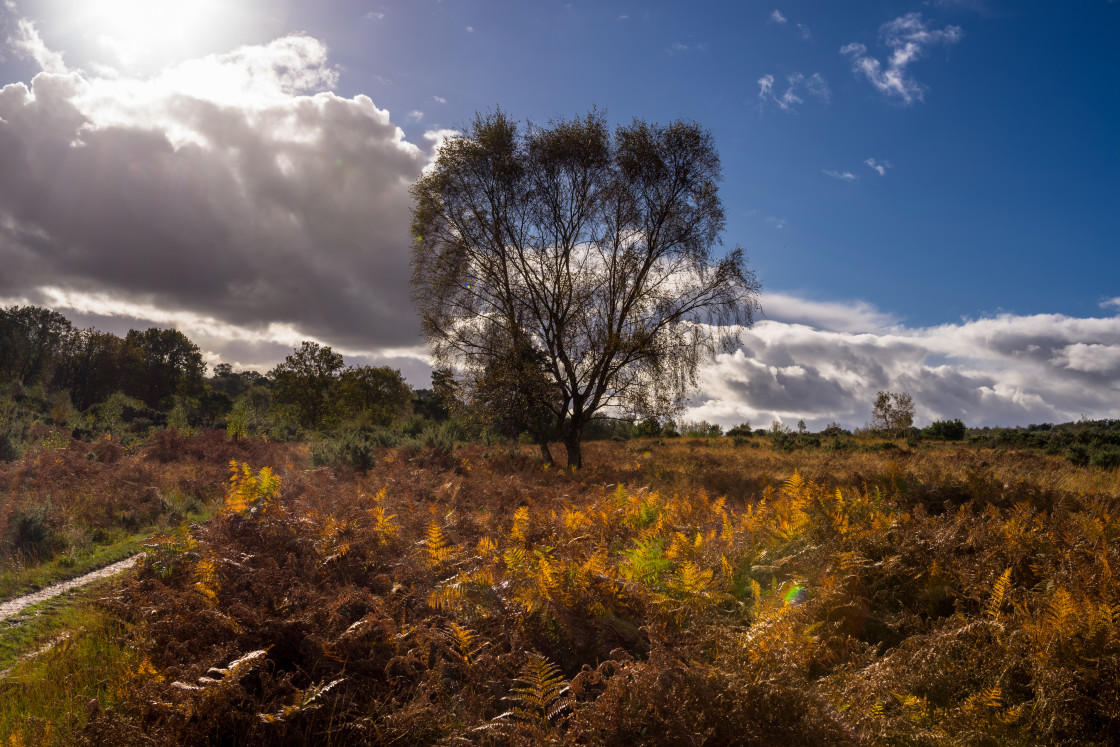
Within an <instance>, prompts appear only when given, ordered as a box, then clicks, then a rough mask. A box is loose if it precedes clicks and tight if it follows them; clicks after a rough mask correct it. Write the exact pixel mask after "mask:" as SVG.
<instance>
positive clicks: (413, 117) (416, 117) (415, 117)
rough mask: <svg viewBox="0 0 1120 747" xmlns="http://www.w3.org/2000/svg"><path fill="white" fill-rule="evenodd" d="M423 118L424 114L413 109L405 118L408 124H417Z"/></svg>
mask: <svg viewBox="0 0 1120 747" xmlns="http://www.w3.org/2000/svg"><path fill="white" fill-rule="evenodd" d="M423 118H424V112H422V111H420V110H419V109H413V110H412V111H410V112H409V113H408V116H407V117H406V119H408V120H409V121H410V122H419V121H420V120H421V119H423Z"/></svg>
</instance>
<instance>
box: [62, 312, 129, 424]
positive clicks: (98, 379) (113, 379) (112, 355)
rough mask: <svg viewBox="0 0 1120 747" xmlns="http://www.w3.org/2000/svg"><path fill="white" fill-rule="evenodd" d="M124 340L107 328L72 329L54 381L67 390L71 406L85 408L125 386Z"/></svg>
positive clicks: (103, 399)
mask: <svg viewBox="0 0 1120 747" xmlns="http://www.w3.org/2000/svg"><path fill="white" fill-rule="evenodd" d="M123 350H124V340H122V339H121V338H119V337H117V336H116V335H114V334H111V333H109V332H99V331H98V330H96V329H83V330H79V331H77V332H75V333H74V334H73V336H72V338H71V344H70V347H69V350H68V351H67V355H66V359H65V360H64V361H63V363H62V365H61V366H60V367H59V368H58V370H56V371H55V385H56V386H57V387H59V388H62V389H66V390H67V391H68V392H69V393H70V401H71V402H73V403H74V407H76V408H77V409H79V410H82V411H85V410H88V409H89V408H91V407H93V406H94V405H96V404H97V403H99V402H104V401H105V400H106V399H108V398H109V395H111V394H112V393H113V392H115V391H118V390H121V389H124V388H125V387H124V383H123V382H122V376H123V369H122V365H123V363H124V360H123Z"/></svg>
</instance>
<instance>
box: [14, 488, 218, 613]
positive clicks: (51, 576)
mask: <svg viewBox="0 0 1120 747" xmlns="http://www.w3.org/2000/svg"><path fill="white" fill-rule="evenodd" d="M217 508H218V504H213V505H211V506H207V507H206V508H203V509H202V510H200V511H196V512H194V513H191V514H188V515H187V517H186V520H187V521H195V522H204V521H207V520H209V519H210V517H211V516H213V515H214V512H215V511H216V510H217ZM174 528H175V527H174V526H173V525H168V526H155V527H148V528H146V529H144V530H143V531H140V532H135V533H126V532H123V531H121V532H119V533H113V534H109V535H106V537H105V539H104V541H103V542H90V543H88V544H86V545H85V546H84V547H82V548H81V549H78V548H72V549H71V550H68V551H67V552H65V553H61V554H59V555H57V556H56V557H54V558H52V559H51V560H48V561H47V562H45V563H36V564H30V565H22V566H16V567H10V566H9V567H6V568H3V569H0V601H2V600H6V599H11V598H12V597H16V596H19V595H21V594H27V593H28V592H32V591H38V590H39V589H42V588H43V587H45V586H50V585H51V584H54V583H58V582H59V581H68V580H70V579H72V578H77V577H78V576H82V575H84V574H86V573H89V572H90V571H95V570H97V569H98V568H103V567H104V566H107V565H109V564H111V563H115V562H117V561H118V560H124V559H125V558H127V557H130V556H132V555H135V554H136V553H138V552H140V551H141V550H143V544H144V542H145V541H147V540H148V539H150V538H151V537H152V536H154V535H156V534H163V533H165V532H169V531H171V530H172V529H174Z"/></svg>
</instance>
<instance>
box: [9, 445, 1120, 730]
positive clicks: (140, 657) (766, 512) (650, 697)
mask: <svg viewBox="0 0 1120 747" xmlns="http://www.w3.org/2000/svg"><path fill="white" fill-rule="evenodd" d="M208 439H209V440H208ZM219 446H220V443H219V442H218V440H217V439H214V438H212V437H207V436H200V437H197V438H196V439H191V440H182V439H179V440H177V441H176V442H175V445H174V448H173V449H170V448H166V446H164V447H161V446H160V444H159V443H157V444H155V445H154V446H152V447H150V448H151V452H150V453H149V454H147V455H137V456H136V457H135V458H132V457H129V458H124V459H121V460H120V462H121V463H123V464H124V465H125V466H122V467H120V468H118V469H119V471H120V474H119V475H118V474H117V472H114V471H113V470H111V469H106V470H105V471H104V472H102V473H99V474H98V475H82V474H81V471H80V470H79V469H78V467H79V466H82V467H84V466H85V465H84V464H82V465H79V464H78V460H84V456H83V455H78V456H77V458H74V459H71V461H70V462H67V461H66V459H67V458H70V457H69V455H67V456H65V457H64V458H63V462H62V463H60V464H58V465H54V466H51V465H45V464H43V463H40V465H39V467H38V468H37V469H38V470H42V473H40V472H36V474H46V473H48V472H50V470H53V469H55V468H56V467H57V468H58V470H60V472H61V471H64V470H63V469H62V468H63V467H64V466H65V465H66V464H69V465H70V468H71V469H73V470H75V471H74V473H73V475H72V479H73V480H75V481H76V482H75V484H85V485H87V490H88V491H89V492H94V493H96V494H100V495H101V498H100V500H103V501H110V500H114V501H115V500H119V498H118V497H116V494H115V492H114V491H116V490H118V489H119V488H120V486H122V485H131V484H133V483H137V484H139V483H144V482H145V480H144V479H141V480H139V481H138V482H137V480H131V481H130V480H129V479H126V478H125V475H127V474H134V473H132V472H129V470H142V469H144V466H145V465H151V464H161V462H160V461H159V460H160V458H161V457H160V456H159V455H160V454H164V455H165V456H167V458H168V461H167V462H166V464H167V465H170V466H169V467H168V469H167V470H166V472H164V473H161V474H162V477H160V478H159V479H160V480H167V481H168V482H166V483H161V484H162V485H165V487H161V488H160V489H161V491H162V492H163V493H165V494H166V493H167V492H170V491H172V490H173V489H175V488H174V486H176V485H181V484H182V481H184V480H188V479H189V480H197V481H202V482H205V483H206V484H208V485H211V486H213V487H212V488H209V489H213V490H215V491H221V492H222V495H224V496H225V507H224V508H223V509H222V510H221V511H220V512H219V514H218V515H217V516H216V517H215V518H214V519H213V520H212V521H210V522H208V523H207V524H205V525H202V526H197V527H195V528H194V529H188V528H187V527H185V526H184V527H183V528H182V529H181V530H179V531H176V532H170V533H168V534H167V535H165V536H163V537H161V538H159V539H157V540H155V541H153V542H151V543H150V547H149V553H148V556H147V558H146V560H145V561H144V563H143V564H142V568H141V569H140V570H139V571H138V572H137V574H136V576H135V578H134V579H133V580H132V581H130V582H129V583H125V584H122V585H120V586H119V587H118V588H117V589H116V590H115V591H114V592H113V593H112V594H109V595H107V596H105V597H104V598H103V599H102V600H101V602H100V603H99V604H100V605H101V606H100V608H99V609H100V612H101V614H103V615H106V616H108V617H110V618H111V619H112V620H114V621H119V630H118V632H116V633H114V635H115V636H116V638H115V640H116V641H117V643H118V645H121V646H124V648H125V649H127V650H128V651H129V652H131V658H129V659H128V664H127V667H126V668H125V669H124V670H123V671H122V672H120V673H119V676H118V677H116V678H115V679H114V680H113V682H114V685H113V692H112V693H108V694H107V695H105V696H104V697H102V696H100V695H99V696H98V698H97V699H96V700H93V701H91V702H90V704H89V705H88V708H87V709H86V712H85V713H84V714H79V716H78V717H76V718H75V719H74V723H73V724H71V726H70V727H69V728H71V729H72V731H71V732H69V733H68V735H67V736H65V737H62V736H59V734H61V733H62V732H60V731H58V728H57V727H56V726H55V725H53V724H49V723H48V721H46V720H45V719H38V720H36V719H32V720H29V721H27V722H26V723H25V724H24V725H23V726H21V727H20V730H19V732H18V733H15V732H13V734H11V735H9V739H10V740H11V743H13V744H19V743H26V744H32V743H37V742H43V741H46V742H51V741H61V742H64V743H69V742H74V741H77V742H84V743H91V744H153V743H156V744H190V745H198V744H340V745H341V744H382V743H384V744H388V743H399V744H425V743H433V744H436V743H439V744H452V743H459V744H468V743H495V744H509V743H513V744H520V743H525V744H528V743H552V742H555V743H571V744H632V743H644V744H673V745H678V744H712V745H716V744H759V745H764V744H766V745H769V744H884V745H886V744H1036V743H1067V744H1106V743H1109V742H1110V741H1111V739H1112V737H1111V735H1112V734H1114V733H1115V731H1116V729H1117V727H1120V722H1118V720H1117V719H1118V718H1120V666H1118V662H1120V658H1118V654H1120V640H1118V631H1120V627H1118V625H1120V599H1118V598H1117V585H1116V581H1115V580H1114V579H1113V576H1112V570H1111V568H1112V566H1113V565H1115V564H1116V563H1117V558H1116V543H1117V542H1118V540H1120V506H1118V500H1120V485H1118V482H1120V481H1118V480H1117V473H1116V472H1115V471H1108V470H1101V469H1098V468H1093V467H1076V466H1073V465H1070V464H1069V463H1068V462H1066V461H1065V460H1063V459H1061V458H1060V457H1056V456H1043V455H1038V454H1035V453H1027V452H1021V453H1016V452H997V451H992V450H987V449H986V450H980V449H975V448H968V447H955V446H935V447H932V448H930V447H923V448H922V449H921V450H914V451H908V450H905V449H892V450H886V451H879V452H854V453H853V452H848V451H841V452H827V451H825V450H821V449H817V450H804V451H798V452H793V453H779V452H775V451H772V450H771V449H770V448H768V447H760V448H751V447H750V445H749V444H744V445H741V446H738V447H736V446H733V445H732V442H731V440H730V439H681V440H679V441H670V442H666V443H665V444H661V443H654V442H627V443H589V444H587V445H586V450H585V463H586V464H587V465H589V466H587V467H585V469H583V470H582V471H580V472H578V473H575V474H573V473H570V472H565V471H562V470H556V469H553V470H545V469H542V467H541V465H540V463H539V462H538V461H536V460H535V459H534V458H532V457H531V456H529V455H528V454H523V453H515V452H506V451H504V450H497V451H493V452H492V453H487V452H486V449H484V447H481V446H467V447H461V448H459V449H458V450H456V451H455V453H454V456H451V455H448V454H447V453H443V452H438V451H434V450H419V449H417V448H416V447H413V448H410V449H404V448H401V449H396V450H386V451H385V452H383V453H382V455H381V458H380V460H379V463H378V465H377V466H376V467H375V468H374V469H372V470H371V471H370V472H368V473H367V474H365V475H362V476H357V475H355V474H354V473H353V472H351V471H349V470H346V469H341V468H326V467H324V468H319V469H315V470H307V469H304V468H303V460H302V459H301V458H300V457H299V456H298V455H297V454H295V453H294V452H291V451H288V452H284V451H282V450H273V449H278V447H273V446H268V445H255V446H249V447H246V446H229V447H226V448H227V449H235V450H238V453H221V454H219V452H221V449H220V448H218V447H219ZM192 449H195V450H197V451H198V454H199V456H198V459H197V460H194V459H182V461H178V460H179V459H180V458H181V457H173V456H172V455H173V454H180V455H182V454H187V453H190V452H191V450H192ZM219 456H220V458H219ZM230 459H233V460H234V464H233V469H232V479H230V477H229V476H230V474H231V469H230V465H229V463H228V462H229V460H230ZM90 463H91V464H93V462H90ZM26 464H27V459H25V461H24V463H23V466H17V467H16V468H13V469H14V470H15V471H14V472H12V473H11V474H9V475H8V477H7V479H8V480H9V481H11V480H14V479H17V476H18V475H24V476H23V477H19V479H21V480H25V481H26V480H30V479H31V477H29V476H27V475H25V473H23V472H20V470H27V469H28V468H27V466H26ZM97 464H98V465H100V464H101V462H97ZM249 465H251V466H249ZM268 468H271V469H268ZM219 471H220V472H221V476H220V477H219V475H218V473H219ZM51 474H54V473H51ZM43 479H45V478H43ZM55 479H57V480H59V481H60V484H61V483H62V482H64V481H63V480H62V477H61V475H59V476H57V477H56V478H55ZM145 479H146V480H147V482H149V483H150V482H151V478H145ZM114 480H115V481H116V482H114ZM91 482H92V483H96V486H92V487H91V486H90V483H91ZM102 483H103V484H102ZM20 484H24V483H20ZM196 492H198V493H199V494H200V495H201V494H203V492H204V491H203V489H202V488H201V487H200V488H198V489H197V490H196ZM52 495H53V494H52ZM133 495H134V496H135V495H136V492H135V491H134V492H133ZM90 500H91V501H93V499H90ZM72 503H73V505H74V506H75V508H74V509H73V511H74V512H75V513H74V515H79V513H78V512H80V511H81V510H82V509H81V508H80V507H81V506H82V505H84V504H82V502H81V501H78V500H76V499H75V500H74V501H73V502H72ZM70 504H71V502H67V505H70ZM91 505H94V504H93V503H91ZM111 505H112V506H117V504H116V503H113V504H111ZM127 510H130V509H128V508H127V507H126V506H124V505H123V504H122V505H121V506H119V507H117V508H113V509H111V511H116V512H118V513H119V512H121V511H127ZM96 515H97V512H96V511H93V510H92V509H91V512H90V513H89V514H88V516H89V517H90V518H89V520H90V521H94V520H95V517H96ZM109 515H113V514H112V513H110V514H109ZM83 516H86V515H85V514H83ZM114 624H117V623H114ZM18 689H19V686H18V685H16V686H13V685H11V684H8V683H5V684H2V685H0V697H3V698H11V697H15V696H17V695H18ZM20 740H22V742H21V741H20Z"/></svg>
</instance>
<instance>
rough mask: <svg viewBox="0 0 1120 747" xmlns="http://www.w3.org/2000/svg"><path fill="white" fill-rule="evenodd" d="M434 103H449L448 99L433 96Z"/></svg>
mask: <svg viewBox="0 0 1120 747" xmlns="http://www.w3.org/2000/svg"><path fill="white" fill-rule="evenodd" d="M432 101H433V102H435V103H437V104H446V103H447V99H445V98H444V97H443V96H432Z"/></svg>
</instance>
